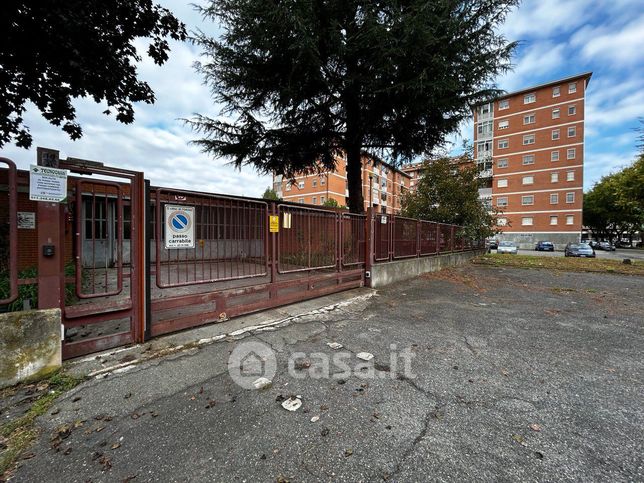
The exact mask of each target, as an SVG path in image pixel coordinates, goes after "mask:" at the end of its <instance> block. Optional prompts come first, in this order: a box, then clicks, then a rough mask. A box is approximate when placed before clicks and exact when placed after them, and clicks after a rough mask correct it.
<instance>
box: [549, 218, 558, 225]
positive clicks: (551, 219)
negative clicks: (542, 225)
mask: <svg viewBox="0 0 644 483" xmlns="http://www.w3.org/2000/svg"><path fill="white" fill-rule="evenodd" d="M557 223H559V220H558V219H557V217H556V216H551V217H550V224H551V225H556V224H557Z"/></svg>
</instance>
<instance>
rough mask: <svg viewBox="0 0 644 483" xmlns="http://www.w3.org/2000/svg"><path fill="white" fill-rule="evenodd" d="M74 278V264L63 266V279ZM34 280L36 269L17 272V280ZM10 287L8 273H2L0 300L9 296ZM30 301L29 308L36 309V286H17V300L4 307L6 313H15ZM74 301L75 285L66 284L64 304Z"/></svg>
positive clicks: (0, 278)
mask: <svg viewBox="0 0 644 483" xmlns="http://www.w3.org/2000/svg"><path fill="white" fill-rule="evenodd" d="M75 276H76V266H75V265H74V263H71V262H70V263H68V264H67V265H65V277H67V278H69V277H72V278H73V277H75ZM29 278H32V279H35V278H38V269H37V268H36V267H30V268H26V269H24V270H21V271H20V272H18V279H29ZM10 290H11V287H10V284H9V272H8V271H3V272H2V274H0V298H6V297H8V296H9V293H10ZM26 300H29V301H30V306H31V308H36V307H37V305H38V284H37V283H33V284H26V285H18V298H17V299H16V300H14V301H13V302H11V303H10V304H7V305H5V306H4V307H6V310H7V311H8V312H17V311H20V310H23V309H24V304H25V301H26ZM75 300H76V291H75V283H66V284H65V303H66V304H68V305H69V304H71V303H72V302H74V301H75Z"/></svg>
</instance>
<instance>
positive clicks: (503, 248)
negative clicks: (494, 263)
mask: <svg viewBox="0 0 644 483" xmlns="http://www.w3.org/2000/svg"><path fill="white" fill-rule="evenodd" d="M517 250H518V248H517V244H516V243H514V242H511V241H502V242H500V243H499V248H497V249H496V253H509V254H511V255H516V254H517Z"/></svg>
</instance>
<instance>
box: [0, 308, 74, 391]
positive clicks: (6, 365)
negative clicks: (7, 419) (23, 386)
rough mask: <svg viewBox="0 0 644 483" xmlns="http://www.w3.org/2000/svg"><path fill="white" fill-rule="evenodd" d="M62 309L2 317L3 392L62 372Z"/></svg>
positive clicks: (0, 363)
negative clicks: (57, 371)
mask: <svg viewBox="0 0 644 483" xmlns="http://www.w3.org/2000/svg"><path fill="white" fill-rule="evenodd" d="M60 317H61V315H60V309H48V310H27V311H22V312H9V313H6V314H0V388H2V387H7V386H12V385H13V384H16V383H18V382H23V381H29V380H35V379H40V378H42V377H44V376H46V375H47V374H49V373H51V372H53V371H55V370H56V369H58V368H60V366H61V364H62V346H61V339H60V336H61V334H60Z"/></svg>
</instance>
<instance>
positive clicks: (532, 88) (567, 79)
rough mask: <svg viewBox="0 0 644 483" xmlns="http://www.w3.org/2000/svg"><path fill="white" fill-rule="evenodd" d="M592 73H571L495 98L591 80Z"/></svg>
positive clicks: (505, 97) (504, 97)
mask: <svg viewBox="0 0 644 483" xmlns="http://www.w3.org/2000/svg"><path fill="white" fill-rule="evenodd" d="M592 75H593V73H592V72H590V71H588V72H583V73H581V74H575V75H571V76H568V77H564V78H561V79H557V80H553V81H550V82H544V83H543V84H537V85H534V86H530V87H526V88H523V89H520V90H518V91H513V92H507V93H505V94H502V95H500V96H498V97H495V98H494V100H499V99H507V98H508V97H513V96H517V95H520V94H525V93H528V92H532V91H535V90H537V89H542V88H544V87H549V86H556V85H557V84H563V83H566V82H570V81H574V80H578V79H587V81H589V80H590V77H591V76H592ZM488 102H489V101H488ZM480 104H484V102H480V103H478V104H474V105H475V106H478V105H480Z"/></svg>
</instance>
